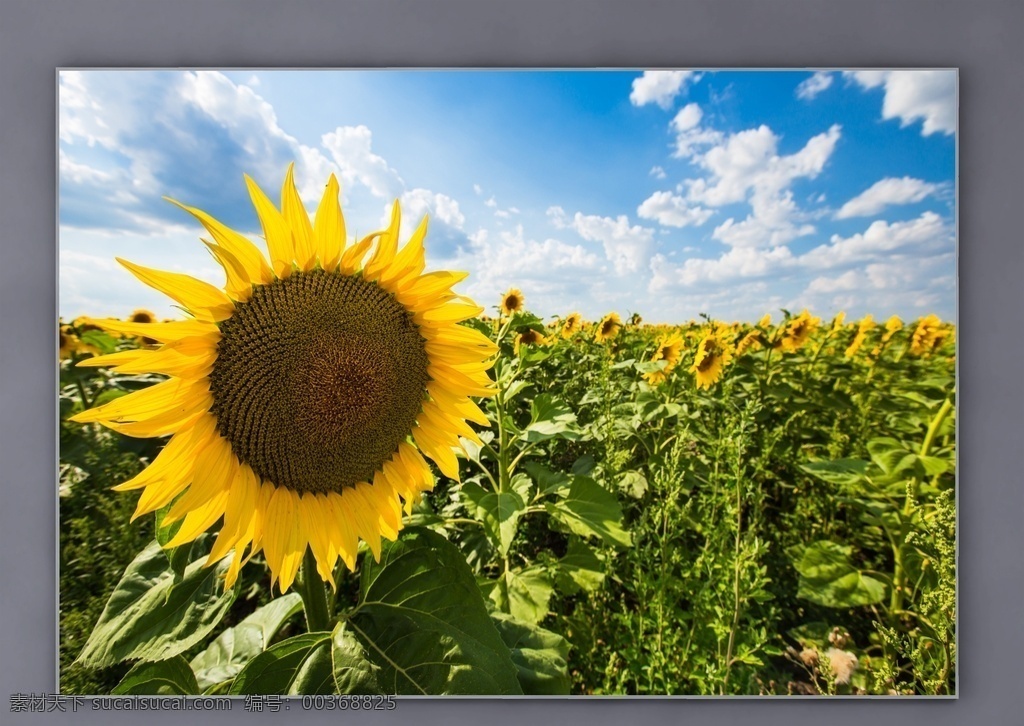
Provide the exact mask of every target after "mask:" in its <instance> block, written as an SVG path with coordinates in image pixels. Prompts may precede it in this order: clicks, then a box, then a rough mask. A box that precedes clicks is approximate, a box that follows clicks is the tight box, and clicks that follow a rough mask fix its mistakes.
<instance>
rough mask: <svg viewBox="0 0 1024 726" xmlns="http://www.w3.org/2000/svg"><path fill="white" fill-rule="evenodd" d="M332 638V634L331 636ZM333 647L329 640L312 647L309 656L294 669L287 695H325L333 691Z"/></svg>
mask: <svg viewBox="0 0 1024 726" xmlns="http://www.w3.org/2000/svg"><path fill="white" fill-rule="evenodd" d="M332 640H333V636H332ZM333 655H334V649H333V647H332V645H331V642H330V641H325V642H324V643H322V644H321V645H318V646H317V647H315V648H313V650H312V651H311V652H310V654H309V657H308V658H306V659H305V660H304V661H302V664H301V665H300V666H299V667H298V668H297V669H296V670H295V678H293V679H292V682H291V683H290V684H289V686H288V695H290V696H305V695H326V694H331V693H334V692H335V685H334V658H333Z"/></svg>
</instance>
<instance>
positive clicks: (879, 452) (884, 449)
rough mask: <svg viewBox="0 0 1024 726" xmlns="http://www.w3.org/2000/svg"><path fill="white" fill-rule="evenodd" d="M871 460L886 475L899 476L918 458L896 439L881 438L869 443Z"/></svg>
mask: <svg viewBox="0 0 1024 726" xmlns="http://www.w3.org/2000/svg"><path fill="white" fill-rule="evenodd" d="M868 452H869V453H870V454H871V460H872V461H874V462H875V463H876V464H877V465H878V467H879V468H880V469H881V470H882V471H884V472H885V473H886V474H898V473H899V472H901V471H903V470H904V469H908V468H910V467H912V466H913V465H914V461H915V459H916V457H915V456H914V454H911V453H910V452H909V451H907V450H906V449H905V448H904V446H903V444H902V443H900V442H899V441H897V440H896V439H893V438H889V437H881V438H877V439H872V440H871V441H869V442H868Z"/></svg>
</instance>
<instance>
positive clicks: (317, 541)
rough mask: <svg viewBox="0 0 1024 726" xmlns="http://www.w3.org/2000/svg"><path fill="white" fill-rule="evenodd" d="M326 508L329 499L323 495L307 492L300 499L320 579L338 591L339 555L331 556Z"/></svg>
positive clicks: (301, 513) (301, 514) (301, 510)
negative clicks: (337, 567) (336, 579)
mask: <svg viewBox="0 0 1024 726" xmlns="http://www.w3.org/2000/svg"><path fill="white" fill-rule="evenodd" d="M326 507H327V499H326V497H324V496H322V495H316V494H310V493H309V492H306V493H305V494H303V495H302V496H301V497H299V511H300V517H301V519H302V521H303V525H302V526H303V528H304V529H305V530H306V533H307V538H308V539H309V548H310V549H311V550H312V551H313V558H314V559H315V560H316V571H317V573H318V574H319V575H320V579H322V580H323V581H324V582H327V583H329V584H330V586H331V589H334V590H336V589H337V585H336V584H335V582H334V563H335V561H336V560H337V559H338V558H337V555H335V556H334V557H333V558H332V557H331V556H330V539H329V537H328V534H327V524H326V522H325V517H324V510H325V509H326Z"/></svg>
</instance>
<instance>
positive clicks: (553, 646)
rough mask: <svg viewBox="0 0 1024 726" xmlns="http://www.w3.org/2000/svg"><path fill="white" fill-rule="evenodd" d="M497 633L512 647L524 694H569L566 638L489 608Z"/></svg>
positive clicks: (567, 644)
mask: <svg viewBox="0 0 1024 726" xmlns="http://www.w3.org/2000/svg"><path fill="white" fill-rule="evenodd" d="M491 619H492V620H493V621H494V624H495V625H496V626H497V628H498V633H500V634H501V638H502V640H503V641H505V645H507V646H508V647H509V648H510V649H511V651H512V662H513V663H515V665H516V669H517V670H518V677H519V685H520V686H521V687H522V689H523V693H524V694H526V695H528V696H567V695H569V686H570V681H569V668H568V665H567V664H566V661H567V660H568V658H569V647H570V646H569V641H567V640H566V639H565V638H563V637H562V636H560V635H557V634H555V633H552V632H551V631H550V630H545V629H544V628H541V627H540V626H537V625H530V624H529V623H524V622H522V621H521V620H517V619H515V618H513V617H512V616H511V615H507V614H506V613H499V612H492V613H491Z"/></svg>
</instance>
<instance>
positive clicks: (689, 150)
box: [669, 103, 724, 159]
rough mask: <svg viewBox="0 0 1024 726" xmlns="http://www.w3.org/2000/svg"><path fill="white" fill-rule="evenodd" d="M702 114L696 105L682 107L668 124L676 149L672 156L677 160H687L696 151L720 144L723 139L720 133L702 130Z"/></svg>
mask: <svg viewBox="0 0 1024 726" xmlns="http://www.w3.org/2000/svg"><path fill="white" fill-rule="evenodd" d="M703 118H704V112H703V111H701V109H700V106H698V105H697V104H696V103H688V104H686V105H685V106H683V107H682V108H681V109H680V110H679V113H677V114H676V115H675V117H674V118H673V119H672V121H671V123H670V124H669V128H670V129H671V130H672V131H673V132H674V133H675V135H676V148H675V152H674V153H673V154H672V155H673V156H674V157H676V158H677V159H687V158H690V157H692V156H693V155H694V154H696V153H697V149H698V148H699V147H702V146H708V145H710V144H718V143H721V141H722V139H723V138H724V137H723V135H722V132H721V131H716V130H714V129H709V128H704V127H703V126H701V125H700V122H701V120H702V119H703Z"/></svg>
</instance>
